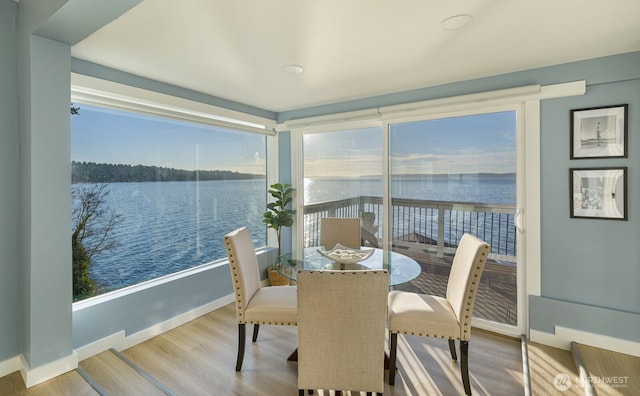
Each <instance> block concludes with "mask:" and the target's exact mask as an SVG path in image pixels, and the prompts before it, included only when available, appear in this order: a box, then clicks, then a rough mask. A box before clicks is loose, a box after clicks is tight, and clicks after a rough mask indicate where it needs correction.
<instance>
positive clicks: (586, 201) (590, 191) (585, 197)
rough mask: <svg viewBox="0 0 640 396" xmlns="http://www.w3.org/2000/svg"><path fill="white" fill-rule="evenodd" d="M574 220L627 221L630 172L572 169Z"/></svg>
mask: <svg viewBox="0 0 640 396" xmlns="http://www.w3.org/2000/svg"><path fill="white" fill-rule="evenodd" d="M569 177H570V179H571V217H582V218H588V219H610V220H627V168H626V167H620V168H590V169H576V168H572V169H569Z"/></svg>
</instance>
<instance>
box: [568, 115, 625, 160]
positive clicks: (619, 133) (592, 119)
mask: <svg viewBox="0 0 640 396" xmlns="http://www.w3.org/2000/svg"><path fill="white" fill-rule="evenodd" d="M628 107H629V105H627V104H622V105H616V106H606V107H592V108H590V109H576V110H571V159H578V158H609V157H623V158H626V157H627V118H628V114H627V109H628Z"/></svg>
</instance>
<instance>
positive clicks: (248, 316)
mask: <svg viewBox="0 0 640 396" xmlns="http://www.w3.org/2000/svg"><path fill="white" fill-rule="evenodd" d="M224 245H225V247H226V249H227V257H228V258H229V268H230V269H231V278H232V282H233V292H234V294H235V298H236V316H237V320H238V359H237V361H236V371H240V370H241V369H242V361H243V359H244V348H245V338H246V329H245V326H246V324H247V323H252V324H253V339H252V340H253V342H256V340H257V339H258V330H259V328H260V325H261V324H269V325H285V326H296V325H297V323H298V305H297V302H296V301H297V292H296V287H295V286H277V287H261V284H260V269H259V267H258V259H257V257H256V252H255V250H254V247H253V242H252V240H251V234H250V233H249V229H248V228H246V227H242V228H239V229H237V230H235V231H232V232H230V233H228V234H227V235H225V236H224Z"/></svg>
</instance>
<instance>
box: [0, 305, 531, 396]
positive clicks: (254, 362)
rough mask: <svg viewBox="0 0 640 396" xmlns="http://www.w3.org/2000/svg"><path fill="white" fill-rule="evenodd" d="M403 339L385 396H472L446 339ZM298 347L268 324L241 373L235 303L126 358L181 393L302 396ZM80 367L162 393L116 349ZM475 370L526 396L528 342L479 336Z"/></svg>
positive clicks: (119, 391)
mask: <svg viewBox="0 0 640 396" xmlns="http://www.w3.org/2000/svg"><path fill="white" fill-rule="evenodd" d="M248 333H250V332H248ZM398 340H399V347H398V366H399V368H398V370H399V371H398V375H396V385H395V386H389V385H388V384H387V385H385V393H384V394H385V395H398V396H401V395H445V396H446V395H463V394H464V391H463V388H462V381H461V379H460V371H459V367H458V366H457V365H456V364H455V363H454V362H453V361H452V360H451V358H450V355H449V350H448V344H447V342H446V341H445V340H437V339H436V340H434V339H427V338H422V337H413V336H406V337H405V336H400V337H398ZM295 347H296V328H295V327H286V326H262V327H261V328H260V336H259V338H258V342H256V343H251V341H250V339H249V340H248V342H247V350H246V356H245V361H244V365H243V368H242V371H241V372H240V373H236V372H235V370H234V368H235V360H236V353H237V349H236V348H237V324H236V322H235V307H234V305H233V304H232V305H228V306H226V307H223V308H222V309H219V310H217V311H214V312H211V313H209V314H207V315H204V316H202V317H200V318H198V319H196V320H193V321H191V322H189V323H186V324H184V325H182V326H180V327H178V328H176V329H173V330H171V331H168V332H166V333H164V334H161V335H159V336H157V337H155V338H153V339H151V340H149V341H146V342H144V343H142V344H139V345H137V346H134V347H132V348H130V349H128V350H125V351H123V352H122V355H124V356H125V357H127V358H128V359H129V360H131V361H133V362H134V363H135V364H136V365H138V366H139V367H140V368H142V369H143V370H145V371H146V372H148V373H149V374H151V375H152V376H153V377H155V378H156V379H157V380H159V381H160V382H161V383H162V384H163V385H164V386H166V387H167V388H169V389H170V390H171V391H173V393H175V394H176V395H189V396H191V395H241V396H247V395H297V363H292V362H287V361H286V358H287V357H288V356H289V354H290V353H291V352H292V351H293V350H294V349H295ZM80 367H81V368H82V369H84V371H86V372H87V373H88V374H89V375H90V376H91V377H92V378H93V379H94V380H95V381H96V382H97V383H98V384H99V385H100V386H102V387H103V388H104V389H105V391H107V393H108V394H109V395H156V394H162V393H161V392H160V391H159V390H158V389H157V388H154V387H153V386H149V384H145V383H144V381H142V380H141V378H140V376H139V374H138V373H136V372H135V371H134V370H132V369H130V368H129V367H128V366H126V365H123V364H122V362H119V361H118V359H117V358H116V357H115V355H113V354H112V353H111V352H109V351H106V352H103V353H101V354H99V355H96V356H94V357H92V358H89V359H86V360H84V361H82V362H80ZM469 367H470V377H471V386H472V390H473V394H474V395H505V396H511V395H522V394H523V377H522V359H521V349H520V340H517V339H511V338H505V337H501V336H496V335H493V334H491V333H487V332H483V331H474V333H473V335H472V338H471V342H470V347H469ZM385 377H386V374H385ZM385 381H386V378H385ZM95 394H97V393H96V392H95V391H93V389H92V388H91V387H90V386H89V385H88V384H87V383H86V382H85V380H84V379H83V378H82V377H81V376H80V375H79V374H78V372H77V371H72V372H69V373H67V374H64V375H61V376H59V377H57V378H54V379H52V380H50V381H47V382H45V383H43V384H40V385H37V386H35V387H32V388H30V389H25V388H24V385H23V383H22V380H21V378H20V375H19V374H18V373H13V374H11V375H9V376H6V377H3V378H0V395H19V396H22V395H29V396H31V395H73V396H76V395H95ZM316 394H318V393H316ZM320 394H322V393H320Z"/></svg>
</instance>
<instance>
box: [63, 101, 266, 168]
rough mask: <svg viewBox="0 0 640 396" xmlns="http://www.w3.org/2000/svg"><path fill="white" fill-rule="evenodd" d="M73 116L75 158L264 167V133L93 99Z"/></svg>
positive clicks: (185, 165)
mask: <svg viewBox="0 0 640 396" xmlns="http://www.w3.org/2000/svg"><path fill="white" fill-rule="evenodd" d="M74 106H79V107H80V114H79V115H74V116H71V160H73V161H80V162H85V161H86V162H95V163H108V164H129V165H148V166H161V167H168V168H176V169H187V170H195V169H199V170H231V171H236V172H243V173H257V174H264V173H265V164H266V160H265V153H266V140H265V136H264V135H260V134H254V133H238V132H232V131H229V130H225V129H223V128H219V127H214V126H204V125H200V124H195V123H190V122H185V121H179V120H170V119H164V118H163V119H160V118H157V117H151V116H146V115H140V114H135V113H128V112H126V113H125V112H122V111H116V110H110V109H104V108H97V107H93V106H88V105H83V104H80V105H74Z"/></svg>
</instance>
